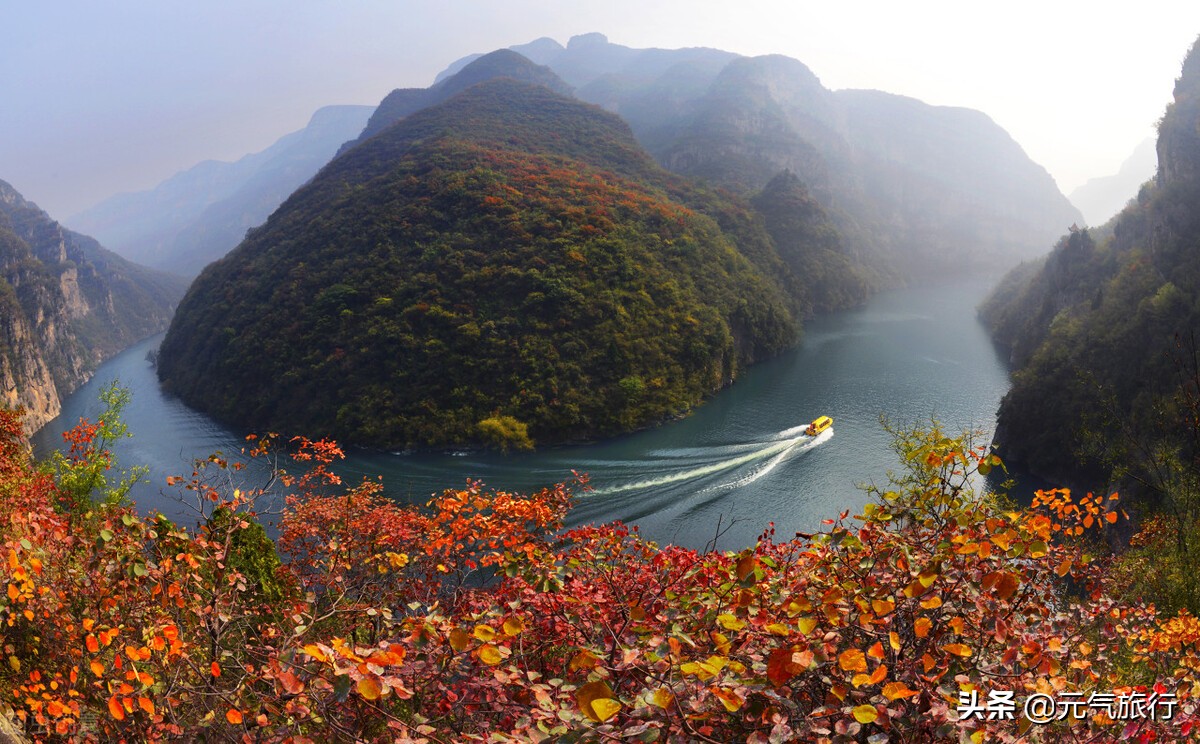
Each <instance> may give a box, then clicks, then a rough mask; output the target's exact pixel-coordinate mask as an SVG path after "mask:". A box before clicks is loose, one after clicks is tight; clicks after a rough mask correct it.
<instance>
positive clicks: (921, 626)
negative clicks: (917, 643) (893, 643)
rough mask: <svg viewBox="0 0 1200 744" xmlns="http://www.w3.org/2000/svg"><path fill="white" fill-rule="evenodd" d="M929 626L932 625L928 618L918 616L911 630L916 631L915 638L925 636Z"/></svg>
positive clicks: (927, 633)
mask: <svg viewBox="0 0 1200 744" xmlns="http://www.w3.org/2000/svg"><path fill="white" fill-rule="evenodd" d="M931 627H933V623H932V622H930V620H929V618H927V617H919V618H917V621H916V622H915V623H913V630H915V631H916V632H917V638H924V637H925V636H927V635H929V629H930V628H931Z"/></svg>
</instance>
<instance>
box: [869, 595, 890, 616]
mask: <svg viewBox="0 0 1200 744" xmlns="http://www.w3.org/2000/svg"><path fill="white" fill-rule="evenodd" d="M895 608H896V603H895V602H893V601H891V600H890V599H873V600H871V609H872V610H874V612H875V614H876V615H878V616H880V617H883V616H884V615H886V614H888V613H889V612H891V611H892V610H893V609H895Z"/></svg>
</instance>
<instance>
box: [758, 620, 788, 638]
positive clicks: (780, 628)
mask: <svg viewBox="0 0 1200 744" xmlns="http://www.w3.org/2000/svg"><path fill="white" fill-rule="evenodd" d="M763 630H765V631H767V632H768V633H770V634H771V635H777V636H785V635H787V634H788V633H790V632H791V631H790V630H789V629H788V626H786V625H784V624H783V623H770V624H769V625H764V626H763Z"/></svg>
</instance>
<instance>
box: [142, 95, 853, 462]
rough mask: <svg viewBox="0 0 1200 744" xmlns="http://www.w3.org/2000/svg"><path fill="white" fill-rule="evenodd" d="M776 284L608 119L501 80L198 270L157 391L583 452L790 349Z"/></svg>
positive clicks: (280, 422) (388, 133)
mask: <svg viewBox="0 0 1200 744" xmlns="http://www.w3.org/2000/svg"><path fill="white" fill-rule="evenodd" d="M825 249H827V250H836V247H834V248H829V247H828V246H827V247H826V248H825ZM801 263H802V262H801ZM775 269H778V271H776V270H775ZM796 270H797V271H803V270H804V268H803V266H802V265H800V264H797V267H796ZM790 272H792V269H789V268H788V267H787V265H786V262H783V260H782V259H781V258H780V256H779V254H778V253H777V252H776V251H775V247H774V245H773V243H772V242H771V238H770V235H769V233H768V232H767V230H766V228H765V226H764V224H763V222H762V220H761V218H760V217H758V216H757V215H756V214H755V213H754V211H753V210H752V209H750V208H749V207H748V206H747V205H744V204H739V203H738V202H736V201H735V200H732V199H731V198H730V197H727V196H722V195H720V194H718V193H715V192H711V191H706V190H703V189H700V188H698V187H696V186H693V185H691V184H689V183H687V182H685V181H682V180H680V179H678V178H676V177H673V176H670V175H669V174H667V173H666V172H664V171H663V170H662V169H661V168H659V167H658V166H657V165H656V164H655V163H654V162H653V160H651V159H650V158H649V157H648V156H647V155H646V154H645V153H644V152H643V151H642V150H641V149H640V148H639V147H638V145H637V143H636V142H635V141H634V140H633V138H632V137H631V136H630V134H629V130H628V128H627V127H626V126H625V125H624V123H623V122H621V121H620V120H619V119H617V118H616V117H615V116H612V115H611V114H607V113H604V112H602V111H601V110H599V109H597V108H595V107H592V106H588V105H586V104H582V103H579V102H577V101H573V100H570V99H567V98H564V97H562V96H560V95H558V94H555V93H553V92H551V91H550V90H548V89H546V88H544V87H540V86H533V85H529V84H525V83H519V82H516V81H513V80H505V79H500V80H494V81H491V82H488V83H484V84H481V85H477V86H475V87H472V88H470V89H468V90H466V91H465V92H463V93H461V94H459V95H457V96H454V97H452V98H450V99H449V100H447V101H446V102H444V103H442V104H438V105H436V106H433V107H431V108H428V109H425V110H423V111H421V112H418V113H416V114H413V115H411V116H409V117H407V118H405V119H404V120H402V121H401V122H400V123H398V124H396V125H394V126H392V127H391V128H389V129H387V130H385V131H384V132H382V133H380V134H378V135H376V136H375V137H373V138H371V139H368V140H366V141H364V142H362V143H361V144H359V145H357V146H355V147H354V148H352V149H350V150H348V151H347V152H346V153H344V154H343V155H342V156H341V157H339V158H338V159H337V160H335V161H334V162H333V163H332V164H331V165H330V166H328V167H327V168H326V169H325V170H324V171H322V173H321V174H320V175H319V176H318V177H317V178H316V179H314V181H313V182H312V183H310V184H309V185H307V186H306V187H304V188H303V189H301V190H300V191H298V192H297V193H296V194H294V195H293V196H292V197H291V198H290V199H289V200H288V201H287V203H285V204H284V206H283V207H282V208H281V209H280V210H279V211H278V212H277V213H276V214H275V215H273V216H272V217H271V219H270V220H269V221H268V222H267V224H266V225H264V226H263V227H262V228H260V229H258V230H256V231H254V232H253V233H252V234H251V235H250V236H249V237H248V239H247V240H246V242H245V243H243V245H241V246H240V247H239V248H238V249H237V250H236V251H234V252H233V253H232V254H231V255H230V256H229V257H227V258H226V259H225V260H223V261H220V262H218V263H216V264H214V265H213V266H211V267H209V269H208V270H206V271H205V272H204V274H202V275H201V276H200V278H199V279H198V280H197V281H196V283H195V284H194V285H193V287H192V289H191V290H190V291H189V293H188V296H187V297H186V298H185V300H184V301H183V303H182V304H181V306H180V310H179V312H178V314H177V315H176V319H175V321H174V323H173V324H172V327H171V330H170V332H169V333H168V335H167V338H166V340H165V341H164V342H163V345H162V351H161V355H160V361H159V374H160V376H161V378H162V380H163V381H164V384H165V385H166V386H167V387H168V388H169V389H170V390H172V391H175V392H177V393H178V394H180V395H181V396H182V397H183V398H184V400H185V401H187V402H188V403H189V404H190V405H193V406H196V407H198V408H201V409H203V410H207V411H210V412H212V413H213V414H215V415H217V416H218V417H220V418H222V419H225V420H227V421H233V422H235V423H238V424H241V425H246V426H270V427H272V428H278V429H284V430H305V431H308V430H312V431H316V432H320V433H323V434H335V435H338V436H340V437H343V438H345V439H347V440H348V441H352V442H355V443H360V444H364V443H365V444H375V445H386V446H412V445H417V446H422V445H445V444H462V443H492V444H498V445H499V446H508V445H512V446H526V445H527V444H528V440H527V438H526V436H525V435H524V434H522V432H527V434H528V436H529V437H532V438H533V439H535V440H537V441H571V440H580V439H587V438H592V437H596V436H602V435H607V434H613V433H617V432H620V431H628V430H630V429H634V428H637V427H640V426H645V425H648V424H651V423H654V422H657V421H659V420H661V419H663V418H664V417H667V416H672V415H677V414H679V413H682V412H684V411H686V410H687V409H688V408H690V407H691V406H693V405H695V404H696V403H697V402H698V401H699V400H701V399H702V398H703V397H704V396H705V395H707V394H709V393H711V392H712V391H714V390H716V389H718V388H720V387H721V386H723V385H724V384H726V383H727V382H728V381H729V380H730V379H731V378H733V377H734V376H736V375H737V374H738V372H739V371H740V370H741V369H742V368H743V367H744V366H745V365H747V364H749V363H751V362H753V361H755V360H758V359H762V358H764V357H767V356H770V355H772V354H775V353H777V352H778V351H780V350H782V349H783V348H785V347H787V346H788V345H790V344H792V343H794V342H795V339H796V333H797V323H796V320H795V314H794V311H796V312H799V310H800V309H801V308H803V307H808V306H811V305H812V304H813V303H812V301H811V300H808V299H805V298H803V297H800V296H797V295H796V294H792V295H789V294H788V293H787V292H786V290H787V289H788V287H786V286H781V283H780V282H778V280H779V278H780V277H781V276H785V275H789V274H790ZM802 278H804V279H806V280H808V278H807V277H802ZM844 281H849V282H854V281H856V280H855V275H854V274H853V273H852V272H851V273H849V274H848V275H847V277H846V279H845V280H844ZM793 283H794V282H793ZM850 286H851V287H854V286H856V285H854V284H851V285H850ZM847 291H849V292H851V294H852V295H853V293H854V292H858V293H859V294H861V290H855V289H850V290H847ZM296 401H304V404H303V405H296ZM498 432H508V433H509V434H511V435H512V436H508V435H505V434H499V435H498V434H497V433H498ZM496 436H499V437H500V441H494V440H495V438H496Z"/></svg>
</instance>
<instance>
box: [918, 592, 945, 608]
mask: <svg viewBox="0 0 1200 744" xmlns="http://www.w3.org/2000/svg"><path fill="white" fill-rule="evenodd" d="M941 606H942V598H941V597H939V596H938V595H936V594H934V595H933V596H931V597H926V598H925V599H922V600H921V608H922V609H926V610H936V609H937V608H939V607H941Z"/></svg>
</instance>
